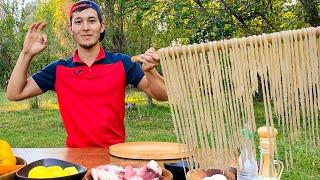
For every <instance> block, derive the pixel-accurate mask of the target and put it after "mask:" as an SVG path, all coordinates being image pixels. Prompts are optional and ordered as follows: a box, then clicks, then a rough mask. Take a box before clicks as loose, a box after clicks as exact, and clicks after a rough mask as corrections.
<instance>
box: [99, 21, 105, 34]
mask: <svg viewBox="0 0 320 180" xmlns="http://www.w3.org/2000/svg"><path fill="white" fill-rule="evenodd" d="M105 29H106V23H104V22H101V29H100V33H102V32H103V31H104V30H105Z"/></svg>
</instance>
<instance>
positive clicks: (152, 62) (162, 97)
mask: <svg viewBox="0 0 320 180" xmlns="http://www.w3.org/2000/svg"><path fill="white" fill-rule="evenodd" d="M140 57H141V60H140V62H142V63H143V64H142V69H143V71H144V74H145V76H144V77H143V78H142V79H141V81H140V83H139V84H138V88H139V89H141V90H143V91H144V92H146V93H147V94H149V95H150V96H151V97H152V98H154V99H156V100H159V101H166V100H168V95H167V91H166V85H165V81H164V78H163V77H162V76H161V75H160V74H159V73H158V72H157V70H156V69H155V67H156V66H157V65H158V64H159V61H160V59H159V56H158V55H157V54H156V53H155V50H154V48H150V49H148V50H147V51H146V53H145V54H143V55H141V56H140Z"/></svg>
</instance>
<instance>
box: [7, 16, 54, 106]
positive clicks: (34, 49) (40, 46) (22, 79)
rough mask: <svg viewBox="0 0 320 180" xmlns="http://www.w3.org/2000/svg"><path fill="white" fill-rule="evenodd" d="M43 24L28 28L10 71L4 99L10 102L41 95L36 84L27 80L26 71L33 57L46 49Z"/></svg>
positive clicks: (31, 80) (30, 79)
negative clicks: (20, 49) (17, 56)
mask: <svg viewBox="0 0 320 180" xmlns="http://www.w3.org/2000/svg"><path fill="white" fill-rule="evenodd" d="M45 26H46V24H45V23H43V22H40V23H34V24H32V25H31V26H30V27H29V30H28V33H27V35H26V38H25V40H24V43H23V49H22V51H21V52H20V55H19V58H18V60H17V63H16V65H15V67H14V69H13V71H12V74H11V77H10V80H9V83H8V87H7V93H6V97H7V98H8V99H9V100H12V101H19V100H23V99H26V98H29V97H33V96H36V95H39V94H41V93H42V90H41V89H40V88H39V87H38V85H37V83H36V82H35V81H34V80H33V79H32V78H28V69H29V66H30V63H31V61H32V59H33V57H34V56H35V55H37V54H39V53H40V52H41V51H43V50H44V49H45V48H46V47H47V43H48V42H47V38H46V36H45V35H44V34H43V32H42V30H43V29H44V27H45Z"/></svg>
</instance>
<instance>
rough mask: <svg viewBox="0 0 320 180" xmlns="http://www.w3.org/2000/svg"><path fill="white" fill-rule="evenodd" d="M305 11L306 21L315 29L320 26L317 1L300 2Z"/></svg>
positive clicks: (302, 0)
mask: <svg viewBox="0 0 320 180" xmlns="http://www.w3.org/2000/svg"><path fill="white" fill-rule="evenodd" d="M300 2H301V4H302V6H303V9H304V11H305V16H304V19H305V21H306V22H307V23H309V24H310V25H311V26H313V27H317V26H320V16H319V13H318V10H317V2H316V1H315V0H300Z"/></svg>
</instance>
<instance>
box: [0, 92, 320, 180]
mask: <svg viewBox="0 0 320 180" xmlns="http://www.w3.org/2000/svg"><path fill="white" fill-rule="evenodd" d="M39 98H40V108H39V109H37V110H30V108H29V102H28V101H21V102H18V103H15V102H9V101H7V100H6V99H5V98H4V93H3V92H0V139H5V140H7V141H9V142H10V143H11V145H12V146H13V147H64V143H65V138H66V134H65V130H64V126H63V124H62V122H61V120H60V114H59V108H58V105H57V101H56V98H55V95H54V93H46V94H44V95H42V96H40V97H39ZM146 99H147V98H146V96H145V95H144V94H142V93H140V92H137V91H130V93H129V95H127V97H126V102H129V103H135V104H136V106H135V108H132V109H129V110H127V111H126V117H125V123H126V132H127V141H129V142H130V141H170V142H176V137H175V133H174V128H173V123H172V120H171V113H170V108H169V106H168V104H167V103H159V102H156V103H155V104H156V105H155V106H152V107H149V106H148V105H147V103H146V102H147V100H146ZM254 107H255V117H256V119H257V121H256V123H257V127H260V126H262V125H263V123H264V108H263V104H262V103H256V104H255V105H254ZM283 137H284V135H283V134H281V133H280V134H279V137H278V157H279V159H280V160H281V161H283V162H284V161H285V155H284V152H285V150H286V149H285V147H286V146H287V144H286V143H285V142H284V141H283ZM255 139H258V138H257V137H255ZM257 143H258V141H257ZM257 147H258V146H257ZM306 149H307V148H306V146H305V141H304V140H303V139H302V140H301V141H299V142H297V143H295V144H294V145H293V146H292V152H293V153H292V154H293V159H294V165H295V166H294V167H290V168H289V169H285V170H284V173H283V175H282V178H281V179H288V180H289V179H290V180H291V179H292V180H293V179H294V180H295V179H306V180H309V179H310V180H316V179H320V150H319V147H318V148H311V149H309V150H308V151H306Z"/></svg>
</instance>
